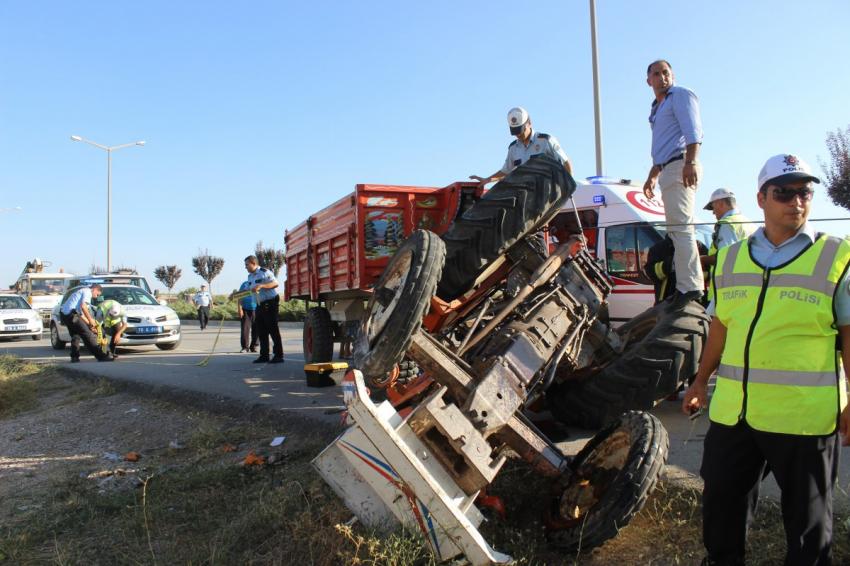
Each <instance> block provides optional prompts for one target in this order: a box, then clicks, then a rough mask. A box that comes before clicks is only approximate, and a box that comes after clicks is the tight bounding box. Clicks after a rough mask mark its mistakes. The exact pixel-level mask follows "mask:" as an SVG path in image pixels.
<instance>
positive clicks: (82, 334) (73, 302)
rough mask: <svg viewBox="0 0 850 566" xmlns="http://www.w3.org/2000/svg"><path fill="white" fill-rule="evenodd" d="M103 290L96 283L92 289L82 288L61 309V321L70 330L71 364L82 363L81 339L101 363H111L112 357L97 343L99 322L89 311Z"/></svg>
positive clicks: (71, 295) (70, 296)
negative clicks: (96, 332)
mask: <svg viewBox="0 0 850 566" xmlns="http://www.w3.org/2000/svg"><path fill="white" fill-rule="evenodd" d="M102 291H103V288H102V287H101V286H100V285H98V284H97V283H95V284H94V285H92V286H91V287H80V288H79V289H77V290H76V291H74V292H73V293H71V294H70V295H68V298H67V299H65V302H64V303H62V306H61V307H60V308H59V320H60V321H61V322H62V324H64V325H65V326H66V327H67V328H68V332H69V333H70V334H71V362H72V363H77V362H79V361H80V339H81V338H82V340H83V342H84V343H85V345H86V349H88V351H89V352H90V353H91V355H92V356H94V357H95V358H97V361H99V362H111V361H112V356H110V355H109V354H107V353H106V352H104V351H103V349H102V348H101V347H100V346H99V345H98V343H97V336H96V335H95V333H94V332H95V331H96V330H97V321H96V320H95V319H94V317H93V316H92V314H91V312H90V311H89V305H91V302H92V299H96V298H98V297H99V296H100V294H101V292H102Z"/></svg>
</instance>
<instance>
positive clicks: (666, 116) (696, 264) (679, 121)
mask: <svg viewBox="0 0 850 566" xmlns="http://www.w3.org/2000/svg"><path fill="white" fill-rule="evenodd" d="M673 78H674V77H673V69H672V67H671V66H670V63H668V62H667V61H664V60H659V61H654V62H653V63H651V64H650V65H649V67H648V68H647V70H646V83H647V84H648V85H649V86H650V87H652V91H653V93H654V94H655V99H654V100H653V101H652V109H651V111H650V114H649V125H650V127H651V128H652V168H651V169H650V170H649V176H648V177H647V179H646V183H644V185H643V192H644V195H646V198H649V199H651V198H653V197H654V196H655V190H654V189H655V185H656V184H658V187H659V189H660V190H661V200H662V201H663V202H664V213H665V218H666V222H667V233H668V234H670V239H671V240H673V246H674V255H673V263H674V265H675V269H676V274H677V279H676V290H677V291H678V293H677V296H676V298H674V301H677V302H678V303H682V304H684V303H685V302H687V301H691V300H695V301H698V300H699V299H700V298H702V290H703V272H702V267H701V266H700V259H699V253H698V252H697V244H696V236H695V235H694V227H693V223H694V198H695V197H696V192H697V183H698V182H699V178H700V177H701V176H702V168H701V167H700V165H699V162H698V161H697V155H698V154H699V149H700V144H701V143H702V122H701V120H700V113H699V103H698V100H697V96H696V95H695V94H694V93H693V92H692V91H690V90H688V89H686V88H684V87H680V86H674V84H673Z"/></svg>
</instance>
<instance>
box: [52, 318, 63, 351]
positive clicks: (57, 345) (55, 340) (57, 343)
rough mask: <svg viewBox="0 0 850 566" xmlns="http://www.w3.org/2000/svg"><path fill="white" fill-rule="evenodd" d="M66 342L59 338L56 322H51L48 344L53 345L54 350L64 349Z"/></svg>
mask: <svg viewBox="0 0 850 566" xmlns="http://www.w3.org/2000/svg"><path fill="white" fill-rule="evenodd" d="M66 343H67V342H65V341H64V340H60V339H59V329H58V328H56V323H55V322H51V323H50V345H51V346H52V347H53V349H54V350H64V349H65V344H66Z"/></svg>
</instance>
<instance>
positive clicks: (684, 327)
mask: <svg viewBox="0 0 850 566" xmlns="http://www.w3.org/2000/svg"><path fill="white" fill-rule="evenodd" d="M709 322H710V319H709V317H708V315H706V314H705V309H704V308H703V307H702V305H700V304H698V303H696V302H689V303H687V304H686V305H685V306H684V307H678V308H674V306H673V304H672V303H671V302H670V301H664V302H662V303H659V304H658V305H655V306H654V307H652V308H651V309H649V310H647V311H645V312H644V313H642V314H640V315H638V316H636V317H635V318H633V319H632V320H630V321H629V322H628V323H626V324H624V325H623V326H621V327H620V328H618V329H617V333H618V334H619V335H620V337H621V338H622V339H624V340H625V341H626V348H625V350H624V351H623V353H622V354H620V355H619V356H616V357H615V358H614V359H613V360H612V361H611V362H610V363H609V364H608V365H607V366H605V367H603V368H602V369H601V370H600V371H599V372H597V373H596V374H593V375H591V376H589V377H587V378H584V379H580V380H571V381H566V382H564V383H562V384H560V385H556V386H554V387H551V388H550V389H549V391H547V392H546V398H547V401H548V404H549V408H550V409H551V411H552V414H553V415H554V416H555V417H556V418H557V419H558V420H560V421H562V422H564V423H566V424H572V425H577V426H580V427H583V428H591V429H592V428H599V427H601V426H604V425H606V424H607V423H609V422H611V421H612V420H614V419H616V418H617V417H618V416H619V415H620V413H622V412H623V411H627V410H629V409H638V410H645V409H651V408H652V407H653V406H654V405H655V403H656V402H657V401H659V400H661V399H664V398H665V397H667V396H669V395H670V394H672V393H675V392H676V391H677V390H678V389H679V387H680V386H681V385H686V384H687V383H688V382H689V381H690V380H691V379H692V378H693V376H694V375H695V374H696V370H697V366H698V365H699V359H700V357H701V356H702V348H703V344H704V342H705V338H706V336H707V335H708V325H709Z"/></svg>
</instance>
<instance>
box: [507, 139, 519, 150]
mask: <svg viewBox="0 0 850 566" xmlns="http://www.w3.org/2000/svg"><path fill="white" fill-rule="evenodd" d="M518 141H519V140H514V141H512V142H511V143H509V144H508V149H510V148H512V147H513V146H515V145H516V142H518Z"/></svg>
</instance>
